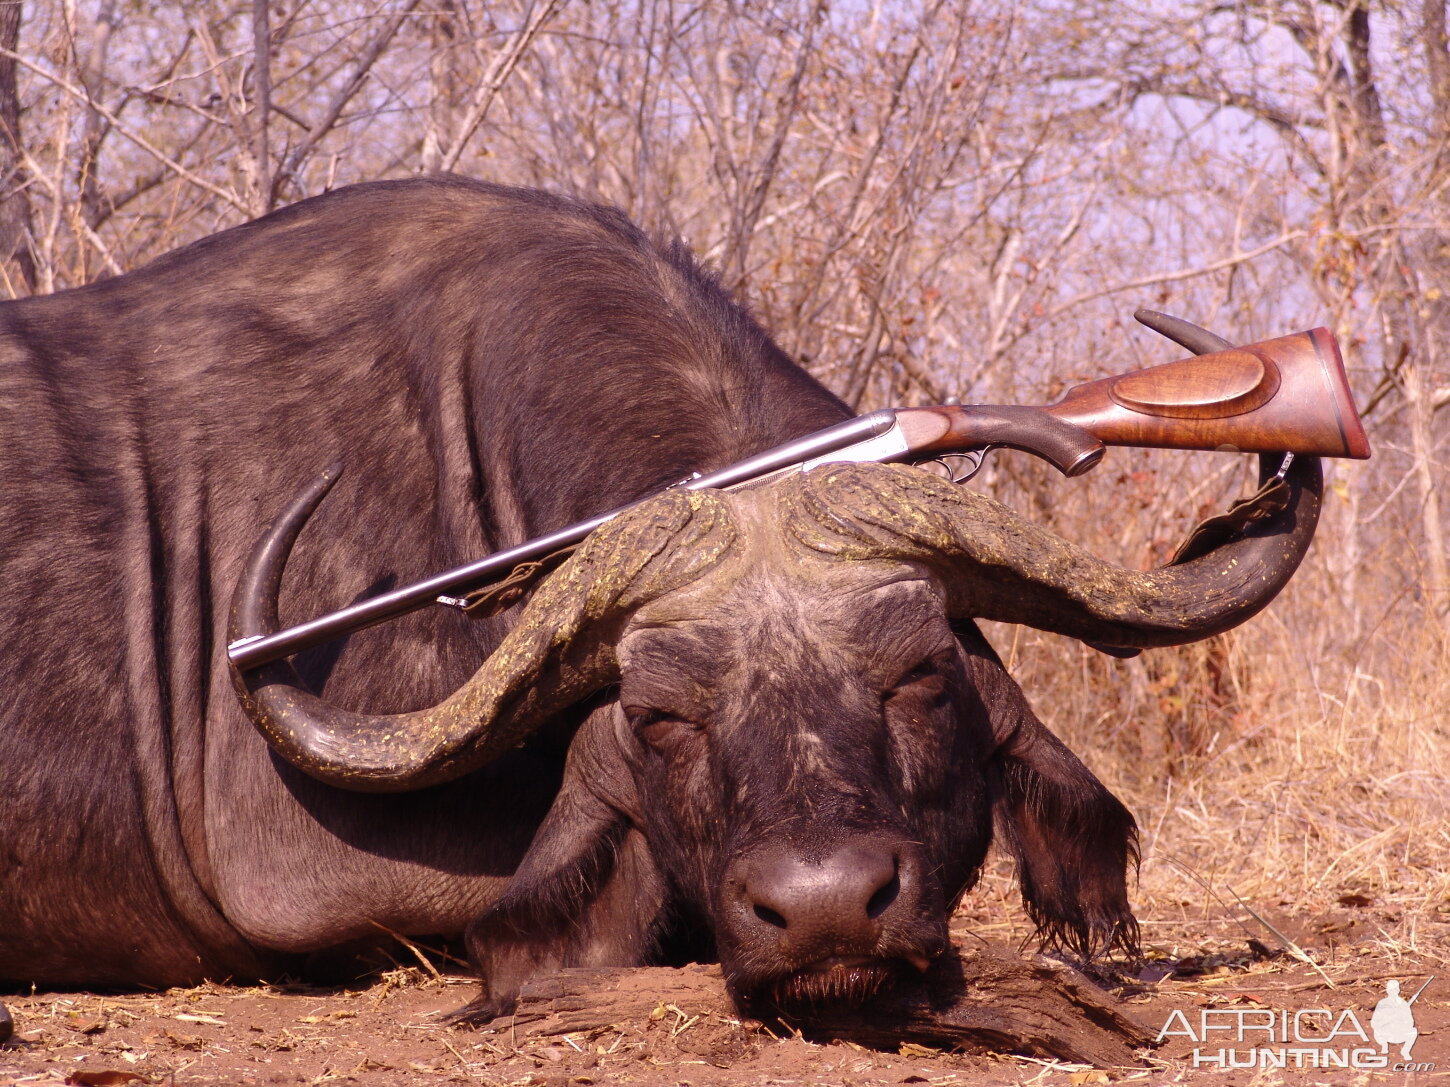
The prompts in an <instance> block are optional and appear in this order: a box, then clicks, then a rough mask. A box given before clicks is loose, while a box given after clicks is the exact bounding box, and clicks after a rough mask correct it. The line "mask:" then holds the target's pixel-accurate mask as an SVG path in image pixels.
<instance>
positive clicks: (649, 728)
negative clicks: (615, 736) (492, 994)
mask: <svg viewBox="0 0 1450 1087" xmlns="http://www.w3.org/2000/svg"><path fill="white" fill-rule="evenodd" d="M624 715H625V716H626V717H628V718H629V723H630V725H631V726H632V727H633V728H634V731H635V734H636V735H637V736H639V738H640V739H642V740H644V741H645V743H647V744H649V745H650V746H651V747H668V746H671V745H672V744H673V743H675V742H676V741H678V740H680V739H682V738H683V737H685V736H688V735H691V734H693V733H695V732H698V731H699V730H700V726H699V725H697V724H695V723H694V722H693V721H685V720H681V719H680V718H678V717H674V716H671V715H670V714H668V713H666V712H665V711H664V710H659V709H655V708H653V707H650V706H625V707H624Z"/></svg>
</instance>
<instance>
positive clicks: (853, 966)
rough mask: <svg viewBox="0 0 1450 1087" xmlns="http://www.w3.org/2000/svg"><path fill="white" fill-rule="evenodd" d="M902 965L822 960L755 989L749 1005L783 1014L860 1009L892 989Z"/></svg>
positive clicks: (869, 960)
mask: <svg viewBox="0 0 1450 1087" xmlns="http://www.w3.org/2000/svg"><path fill="white" fill-rule="evenodd" d="M903 965H904V964H903V963H899V962H897V961H895V960H892V959H879V958H867V957H832V958H828V959H821V960H819V961H818V962H813V963H811V964H809V965H807V966H804V967H801V968H800V969H798V970H794V971H792V972H791V973H788V974H783V975H781V976H779V977H776V978H773V979H771V980H768V981H764V982H762V983H761V984H759V985H757V986H755V987H754V990H753V992H752V993H751V994H750V999H749V1000H748V1001H747V1003H748V1004H750V1005H751V1006H753V1007H757V1008H761V1009H765V1008H769V1009H771V1010H773V1011H775V1012H777V1013H780V1014H792V1013H794V1014H801V1013H805V1012H811V1011H819V1010H821V1009H824V1008H838V1007H846V1008H852V1007H858V1006H860V1005H862V1004H865V1003H867V1002H869V1001H871V1000H872V999H874V998H875V997H877V996H879V995H880V994H881V993H883V992H886V991H888V990H890V989H891V988H893V987H894V986H895V985H896V983H897V980H898V977H899V975H900V973H901V967H902V966H903Z"/></svg>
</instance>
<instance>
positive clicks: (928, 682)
mask: <svg viewBox="0 0 1450 1087" xmlns="http://www.w3.org/2000/svg"><path fill="white" fill-rule="evenodd" d="M951 660H952V651H951V650H950V649H942V650H939V651H938V652H936V653H932V654H929V655H928V656H925V657H923V658H922V659H921V660H919V661H918V662H917V663H916V664H915V665H913V666H912V667H911V668H910V669H908V670H907V671H906V672H904V673H902V675H901V676H900V678H898V679H897V681H896V682H895V683H893V684H892V685H891V686H890V687H888V688H887V689H886V691H885V692H884V693H883V695H882V697H883V698H884V699H886V700H890V699H893V698H897V697H901V696H910V697H911V698H912V699H913V700H917V701H924V702H929V703H932V704H935V703H939V702H940V701H941V700H942V699H943V698H945V697H946V693H947V672H948V669H949V667H950V664H951Z"/></svg>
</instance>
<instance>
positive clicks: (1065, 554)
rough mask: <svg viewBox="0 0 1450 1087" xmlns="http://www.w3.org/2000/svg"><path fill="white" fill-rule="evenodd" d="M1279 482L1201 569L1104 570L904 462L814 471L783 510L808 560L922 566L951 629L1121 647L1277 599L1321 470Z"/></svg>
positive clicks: (1231, 621)
mask: <svg viewBox="0 0 1450 1087" xmlns="http://www.w3.org/2000/svg"><path fill="white" fill-rule="evenodd" d="M1285 482H1286V483H1287V484H1288V485H1289V497H1288V502H1287V505H1286V506H1285V507H1284V508H1283V509H1282V510H1281V511H1280V512H1278V513H1276V514H1273V515H1272V516H1269V517H1267V518H1265V519H1264V520H1263V521H1261V522H1259V523H1257V524H1255V525H1254V526H1252V527H1251V528H1249V529H1248V530H1247V531H1246V532H1245V533H1243V534H1242V535H1239V536H1235V537H1233V538H1231V539H1229V540H1228V541H1227V542H1225V543H1223V544H1222V545H1220V546H1219V547H1217V548H1215V549H1214V550H1212V551H1209V552H1208V553H1207V554H1204V555H1202V556H1201V557H1199V558H1196V559H1192V560H1190V561H1188V562H1184V563H1180V564H1178V565H1173V566H1165V567H1162V568H1161V569H1157V570H1149V571H1147V572H1138V571H1133V570H1127V569H1124V568H1122V567H1120V566H1115V565H1113V564H1112V563H1108V562H1104V561H1103V560H1101V559H1099V558H1096V557H1095V556H1093V555H1091V554H1089V553H1088V552H1086V551H1084V550H1083V549H1082V548H1080V547H1077V546H1076V545H1074V544H1072V543H1069V542H1068V541H1066V540H1063V539H1061V538H1060V537H1058V536H1055V535H1053V534H1052V533H1051V532H1048V531H1047V530H1046V529H1044V528H1041V527H1040V526H1038V525H1035V524H1033V523H1032V522H1030V521H1027V520H1025V519H1024V518H1022V517H1021V516H1019V515H1018V514H1017V513H1014V512H1013V511H1012V510H1010V509H1008V508H1007V507H1006V506H1003V505H1001V504H1000V503H998V502H995V501H993V500H992V499H990V498H987V497H986V496H985V495H981V494H977V493H975V492H973V491H970V490H967V489H966V488H964V487H961V486H957V485H954V484H951V483H948V482H946V481H945V480H942V479H939V478H937V477H936V476H933V475H931V474H929V473H926V472H922V471H919V470H917V469H914V468H910V467H905V466H901V465H882V464H851V465H842V466H838V467H834V468H831V469H828V470H818V471H815V472H810V473H807V474H805V475H802V476H800V477H798V481H797V483H796V487H795V493H794V494H791V495H785V496H783V500H784V501H785V502H786V504H787V506H788V507H789V511H790V512H789V513H788V515H787V517H786V524H787V526H788V530H789V531H790V532H791V533H792V534H793V535H794V536H795V537H796V539H797V541H798V542H800V543H801V544H802V545H804V546H805V547H806V548H808V549H810V550H813V551H817V552H821V553H824V554H829V555H834V556H838V557H840V558H842V559H845V560H848V561H850V560H870V559H895V560H906V561H915V562H919V563H921V564H922V565H923V566H925V567H927V568H929V569H931V570H932V571H933V572H934V573H936V575H937V576H938V578H939V580H940V581H941V582H942V584H943V586H944V587H945V588H946V591H947V597H948V599H947V609H948V612H949V613H950V614H951V615H952V616H953V617H954V618H981V619H996V620H999V621H1001V622H1007V623H1022V624H1025V625H1027V626H1032V627H1036V628H1038V629H1040V630H1049V631H1053V632H1055V633H1057V634H1066V635H1068V636H1070V637H1073V638H1079V639H1081V640H1083V641H1086V642H1092V643H1095V644H1098V645H1104V646H1115V647H1120V648H1124V649H1128V648H1146V647H1150V646H1162V645H1177V644H1181V643H1183V642H1191V641H1196V640H1197V639H1199V638H1207V637H1209V636H1210V635H1212V634H1217V633H1219V632H1221V631H1225V630H1228V629H1229V628H1230V627H1233V626H1236V625H1238V624H1239V623H1242V622H1243V621H1244V620H1246V619H1248V618H1249V617H1250V616H1252V615H1253V614H1255V613H1256V612H1258V611H1259V609H1261V608H1263V607H1264V606H1265V605H1266V604H1268V602H1269V601H1270V600H1272V599H1273V598H1274V596H1275V595H1276V594H1277V593H1278V592H1279V590H1280V589H1282V588H1283V587H1284V584H1285V583H1286V582H1287V581H1288V580H1289V577H1290V575H1292V574H1293V572H1294V570H1295V569H1296V568H1297V567H1298V565H1299V562H1300V560H1301V559H1303V557H1304V554H1305V552H1306V551H1307V550H1308V547H1309V541H1310V539H1311V538H1312V537H1313V535H1314V526H1315V522H1316V521H1317V520H1318V515H1319V498H1320V483H1321V481H1320V474H1319V465H1318V462H1317V461H1315V460H1314V459H1312V458H1305V459H1302V460H1299V461H1297V462H1295V463H1294V465H1293V466H1292V467H1291V468H1290V469H1289V471H1288V473H1287V474H1286V477H1285Z"/></svg>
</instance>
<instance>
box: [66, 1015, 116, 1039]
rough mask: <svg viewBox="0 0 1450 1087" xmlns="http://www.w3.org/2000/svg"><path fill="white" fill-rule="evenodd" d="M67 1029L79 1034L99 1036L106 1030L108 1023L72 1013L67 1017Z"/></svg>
mask: <svg viewBox="0 0 1450 1087" xmlns="http://www.w3.org/2000/svg"><path fill="white" fill-rule="evenodd" d="M65 1029H66V1030H73V1031H75V1032H76V1033H77V1034H99V1033H101V1031H103V1030H105V1029H106V1021H105V1020H104V1019H92V1018H90V1017H89V1016H84V1015H79V1014H77V1013H76V1012H71V1013H69V1014H68V1015H67V1016H66V1017H65Z"/></svg>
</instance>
